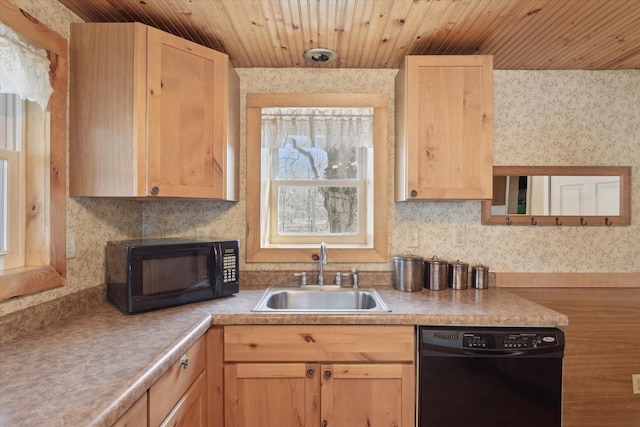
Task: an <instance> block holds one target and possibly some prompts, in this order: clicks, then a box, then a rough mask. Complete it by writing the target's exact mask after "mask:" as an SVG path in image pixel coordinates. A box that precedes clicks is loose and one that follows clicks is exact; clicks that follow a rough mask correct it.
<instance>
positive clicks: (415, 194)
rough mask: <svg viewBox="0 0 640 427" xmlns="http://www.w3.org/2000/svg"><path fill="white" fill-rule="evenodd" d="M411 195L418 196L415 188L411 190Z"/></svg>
mask: <svg viewBox="0 0 640 427" xmlns="http://www.w3.org/2000/svg"><path fill="white" fill-rule="evenodd" d="M410 194H411V197H416V196H418V192H417V191H416V190H411V193H410Z"/></svg>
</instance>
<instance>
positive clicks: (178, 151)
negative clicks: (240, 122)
mask: <svg viewBox="0 0 640 427" xmlns="http://www.w3.org/2000/svg"><path fill="white" fill-rule="evenodd" d="M147 61H148V74H147V85H148V87H147V105H148V110H147V120H148V142H147V144H148V154H147V156H148V158H147V162H148V164H147V174H148V175H147V188H148V191H149V192H150V193H151V194H153V195H157V196H160V197H195V198H199V197H202V198H215V197H222V192H221V189H222V181H223V169H222V167H221V165H220V164H218V163H217V162H216V161H214V156H215V144H214V142H215V137H216V134H215V132H216V127H217V126H220V127H222V126H223V125H222V124H220V125H219V124H218V122H217V121H216V119H217V120H220V117H218V116H217V115H216V113H218V114H222V111H216V108H217V107H218V108H219V107H220V106H221V105H222V104H221V103H223V102H224V101H225V100H226V99H227V96H226V94H225V93H224V91H223V90H221V89H222V88H221V86H218V85H217V83H219V80H220V78H224V75H223V74H224V73H225V72H226V69H225V67H226V62H225V58H224V55H223V54H221V53H219V52H216V51H213V50H211V49H207V48H205V47H203V46H200V45H198V44H195V43H192V42H190V41H187V40H184V39H181V38H179V37H176V36H173V35H171V34H168V33H164V32H162V31H159V30H156V29H153V28H149V29H148V47H147ZM222 86H224V84H223V85H222ZM218 92H220V93H218ZM217 98H218V99H217ZM216 99H217V100H216ZM219 143H222V141H220V142H219ZM154 189H157V193H156V190H154ZM216 192H217V193H218V194H216ZM147 194H149V193H147Z"/></svg>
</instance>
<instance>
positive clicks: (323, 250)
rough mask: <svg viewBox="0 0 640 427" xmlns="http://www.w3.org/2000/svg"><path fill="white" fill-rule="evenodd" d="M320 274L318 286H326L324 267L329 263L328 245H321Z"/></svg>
mask: <svg viewBox="0 0 640 427" xmlns="http://www.w3.org/2000/svg"><path fill="white" fill-rule="evenodd" d="M319 260H320V261H319V262H320V272H319V273H318V285H324V267H323V266H324V265H325V264H326V263H327V244H326V243H324V242H322V243H320V258H319Z"/></svg>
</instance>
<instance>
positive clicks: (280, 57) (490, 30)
mask: <svg viewBox="0 0 640 427" xmlns="http://www.w3.org/2000/svg"><path fill="white" fill-rule="evenodd" d="M59 1H60V2H61V3H63V4H64V5H65V6H67V7H68V8H70V9H71V10H72V11H74V12H75V13H76V14H78V15H79V16H80V17H81V18H83V19H84V20H85V21H87V22H132V21H139V22H143V23H146V24H148V25H152V26H154V27H157V28H160V29H162V30H165V31H168V32H170V33H174V34H177V35H179V36H181V37H184V38H186V39H189V40H193V41H195V42H197V43H200V44H203V45H205V46H209V47H211V48H213V49H216V50H218V51H221V52H225V53H227V54H228V55H229V57H230V58H231V62H232V64H233V65H234V66H235V67H237V68H249V67H329V68H332V67H333V68H399V66H400V64H401V61H402V58H403V57H404V56H405V55H469V54H491V55H494V66H495V68H496V69H537V70H542V69H585V70H602V69H633V68H635V69H638V68H640V0H59ZM317 47H320V48H328V49H332V50H335V51H336V52H337V53H338V55H339V59H338V60H337V61H336V62H334V63H331V64H322V65H319V64H309V63H307V62H305V61H304V59H303V58H302V53H303V52H304V51H305V50H307V49H310V48H317Z"/></svg>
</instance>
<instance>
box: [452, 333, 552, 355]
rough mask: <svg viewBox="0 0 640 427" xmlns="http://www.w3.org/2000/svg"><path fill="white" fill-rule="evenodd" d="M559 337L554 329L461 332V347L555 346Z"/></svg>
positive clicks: (489, 348) (514, 347)
mask: <svg viewBox="0 0 640 427" xmlns="http://www.w3.org/2000/svg"><path fill="white" fill-rule="evenodd" d="M558 345H560V339H559V337H558V334H557V332H555V331H532V332H522V330H520V331H518V332H484V331H482V332H481V331H472V332H463V333H462V348H473V349H488V350H514V349H516V350H517V349H533V348H542V347H556V346H558Z"/></svg>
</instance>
